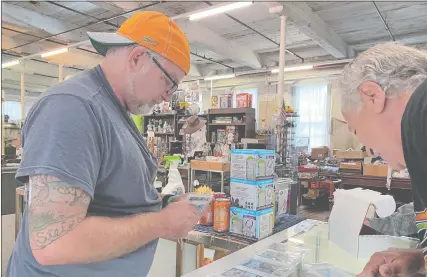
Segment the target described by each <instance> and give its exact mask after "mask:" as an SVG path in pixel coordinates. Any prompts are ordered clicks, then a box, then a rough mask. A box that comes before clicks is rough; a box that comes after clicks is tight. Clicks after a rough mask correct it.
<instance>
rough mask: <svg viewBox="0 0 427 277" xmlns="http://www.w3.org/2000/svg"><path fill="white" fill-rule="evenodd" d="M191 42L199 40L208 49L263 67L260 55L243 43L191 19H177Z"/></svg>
mask: <svg viewBox="0 0 427 277" xmlns="http://www.w3.org/2000/svg"><path fill="white" fill-rule="evenodd" d="M177 23H178V25H179V26H180V27H181V28H182V30H183V31H184V33H185V34H186V35H187V38H188V40H189V41H190V43H192V42H197V43H199V44H202V45H203V46H204V47H205V48H206V49H209V50H210V51H212V52H215V53H217V54H219V55H221V56H224V57H226V58H229V59H232V60H234V61H236V62H238V63H240V64H242V65H246V66H250V67H252V68H254V69H260V68H262V65H261V62H260V60H259V57H258V55H256V54H255V53H254V52H253V51H252V50H250V49H249V48H246V47H245V46H243V45H240V44H238V43H235V42H233V41H228V40H226V39H225V38H224V37H222V36H220V35H218V34H216V33H215V32H213V31H212V30H210V29H208V28H206V27H203V26H202V25H200V24H198V23H195V22H191V21H189V20H180V21H177Z"/></svg>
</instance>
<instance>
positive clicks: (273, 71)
mask: <svg viewBox="0 0 427 277" xmlns="http://www.w3.org/2000/svg"><path fill="white" fill-rule="evenodd" d="M308 69H313V66H312V65H303V66H294V67H285V68H284V69H283V71H285V72H290V71H300V70H308ZM271 73H279V69H278V68H276V69H273V70H271Z"/></svg>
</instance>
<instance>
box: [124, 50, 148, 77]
mask: <svg viewBox="0 0 427 277" xmlns="http://www.w3.org/2000/svg"><path fill="white" fill-rule="evenodd" d="M147 59H149V56H148V55H147V50H146V49H144V47H135V48H133V49H132V50H131V51H130V53H129V55H128V61H127V62H128V67H129V69H130V70H131V72H139V71H140V70H141V68H142V67H143V66H144V65H146V64H147V63H146V60H147Z"/></svg>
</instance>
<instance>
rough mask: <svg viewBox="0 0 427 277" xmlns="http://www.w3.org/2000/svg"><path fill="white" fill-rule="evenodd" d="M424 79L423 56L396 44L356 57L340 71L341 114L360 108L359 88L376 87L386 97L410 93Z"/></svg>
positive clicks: (426, 72)
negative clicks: (362, 85)
mask: <svg viewBox="0 0 427 277" xmlns="http://www.w3.org/2000/svg"><path fill="white" fill-rule="evenodd" d="M426 79H427V55H426V54H425V53H424V52H422V51H420V50H418V49H416V48H412V47H408V46H404V45H401V44H398V43H384V44H379V45H377V46H375V47H372V48H370V49H368V50H366V51H365V52H363V53H361V54H360V55H359V56H357V57H356V58H355V59H354V60H353V61H352V62H351V63H349V64H348V65H347V66H346V67H345V68H344V70H343V74H342V77H341V79H340V82H339V83H340V92H341V106H342V110H343V111H357V110H359V109H360V108H361V106H362V100H361V98H360V94H359V86H360V85H361V84H362V83H363V82H366V81H372V82H375V83H377V84H378V85H379V86H380V87H381V88H382V89H383V90H384V92H385V95H386V97H388V98H392V97H397V96H399V95H401V94H403V93H412V92H414V90H415V89H416V88H417V87H418V86H419V85H420V84H421V83H422V82H423V81H424V80H426Z"/></svg>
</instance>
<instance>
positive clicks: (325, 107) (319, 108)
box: [294, 83, 330, 149]
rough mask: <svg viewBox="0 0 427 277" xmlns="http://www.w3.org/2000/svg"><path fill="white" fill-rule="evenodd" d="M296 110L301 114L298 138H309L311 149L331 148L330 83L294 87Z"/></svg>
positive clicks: (297, 130)
mask: <svg viewBox="0 0 427 277" xmlns="http://www.w3.org/2000/svg"><path fill="white" fill-rule="evenodd" d="M294 103H295V109H296V111H297V112H298V114H299V116H300V117H299V122H298V125H297V129H296V136H297V137H308V138H309V139H310V140H309V149H311V148H313V147H319V146H329V118H330V96H329V85H328V83H314V84H301V85H297V86H295V87H294Z"/></svg>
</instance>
